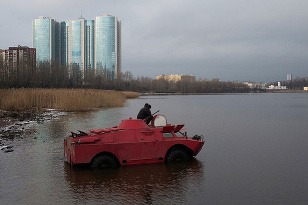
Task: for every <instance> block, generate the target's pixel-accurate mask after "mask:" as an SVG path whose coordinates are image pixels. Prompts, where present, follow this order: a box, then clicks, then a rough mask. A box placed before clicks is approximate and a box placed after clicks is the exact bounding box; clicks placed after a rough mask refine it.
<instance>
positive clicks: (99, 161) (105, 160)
mask: <svg viewBox="0 0 308 205" xmlns="http://www.w3.org/2000/svg"><path fill="white" fill-rule="evenodd" d="M117 166H118V163H117V162H116V160H115V159H114V158H113V157H111V156H108V155H100V156H97V157H95V158H94V160H93V161H92V163H91V167H92V168H101V169H108V168H116V167H117Z"/></svg>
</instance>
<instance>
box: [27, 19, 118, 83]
mask: <svg viewBox="0 0 308 205" xmlns="http://www.w3.org/2000/svg"><path fill="white" fill-rule="evenodd" d="M33 47H34V48H36V49H37V62H41V61H55V62H59V63H61V64H62V65H68V67H69V71H70V72H69V73H71V72H72V70H73V69H74V68H78V69H80V73H81V74H82V77H83V78H85V76H86V75H87V73H90V72H91V71H94V72H95V73H96V74H97V75H105V76H106V77H107V78H108V79H116V78H118V76H119V74H120V73H121V22H120V21H119V20H118V19H117V17H115V16H111V15H109V14H103V15H102V16H98V17H96V18H95V20H86V19H84V18H83V17H80V18H79V19H77V20H69V21H66V22H64V21H63V22H57V21H55V20H54V19H51V18H48V17H39V18H38V19H35V20H34V21H33Z"/></svg>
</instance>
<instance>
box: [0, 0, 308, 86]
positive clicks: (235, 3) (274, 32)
mask: <svg viewBox="0 0 308 205" xmlns="http://www.w3.org/2000/svg"><path fill="white" fill-rule="evenodd" d="M102 13H109V14H111V15H114V16H117V17H118V18H119V20H121V22H122V72H126V71H131V72H132V73H133V75H134V77H138V76H148V77H152V78H154V77H155V76H156V75H160V74H192V75H195V76H196V77H197V78H206V79H213V78H219V79H221V80H224V81H248V80H250V81H258V82H261V81H262V82H271V81H282V80H286V78H287V74H288V73H291V74H292V75H293V77H296V76H299V77H308V0H50V1H49V0H9V1H8V0H0V17H1V21H0V49H8V47H10V46H17V45H22V46H29V47H32V20H33V19H35V18H38V17H39V16H47V17H51V18H54V19H55V20H57V21H64V20H72V19H78V18H79V17H80V15H81V14H82V15H83V17H84V18H86V19H94V18H95V16H99V15H101V14H102Z"/></svg>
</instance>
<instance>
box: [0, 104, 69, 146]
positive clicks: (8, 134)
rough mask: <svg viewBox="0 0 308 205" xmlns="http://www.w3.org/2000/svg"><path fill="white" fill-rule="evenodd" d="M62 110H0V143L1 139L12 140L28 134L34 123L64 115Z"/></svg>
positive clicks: (30, 132) (33, 127)
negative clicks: (37, 111)
mask: <svg viewBox="0 0 308 205" xmlns="http://www.w3.org/2000/svg"><path fill="white" fill-rule="evenodd" d="M64 114H65V113H64V112H59V111H56V110H46V111H45V112H39V113H35V112H27V111H4V110H0V145H1V144H3V143H2V140H13V139H16V138H23V137H25V136H30V135H32V134H33V133H34V132H35V125H36V124H38V123H43V122H44V121H46V120H51V119H54V118H57V117H59V116H60V115H64Z"/></svg>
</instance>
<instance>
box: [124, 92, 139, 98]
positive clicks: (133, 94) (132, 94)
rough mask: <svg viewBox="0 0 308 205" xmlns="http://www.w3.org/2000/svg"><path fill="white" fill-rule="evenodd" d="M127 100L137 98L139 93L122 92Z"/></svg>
mask: <svg viewBox="0 0 308 205" xmlns="http://www.w3.org/2000/svg"><path fill="white" fill-rule="evenodd" d="M122 93H123V94H124V95H125V97H126V98H127V99H132V98H138V97H139V96H140V93H137V92H132V91H122Z"/></svg>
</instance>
